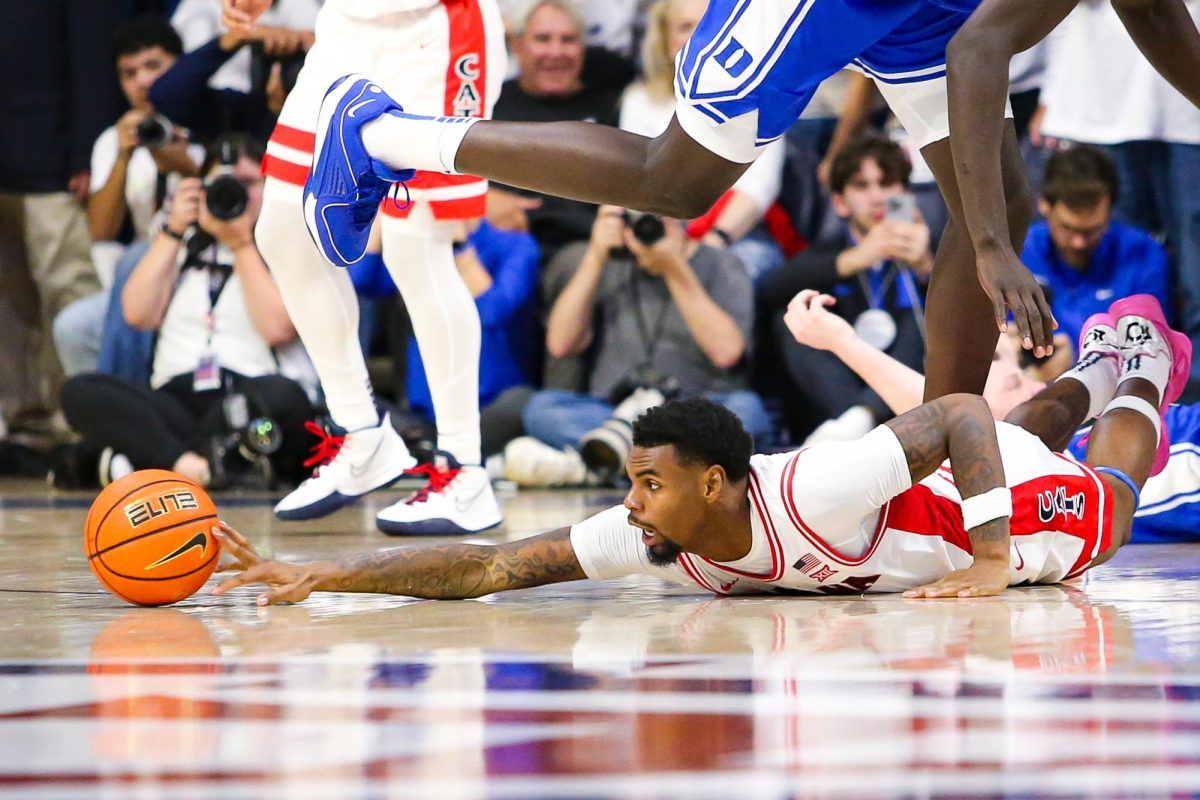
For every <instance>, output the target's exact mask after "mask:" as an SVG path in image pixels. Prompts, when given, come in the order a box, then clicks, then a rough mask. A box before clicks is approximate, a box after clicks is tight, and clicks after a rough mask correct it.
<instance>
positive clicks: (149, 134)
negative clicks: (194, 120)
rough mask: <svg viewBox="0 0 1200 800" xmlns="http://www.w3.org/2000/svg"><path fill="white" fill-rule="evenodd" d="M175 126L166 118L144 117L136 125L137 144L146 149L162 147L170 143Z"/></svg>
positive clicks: (156, 116)
mask: <svg viewBox="0 0 1200 800" xmlns="http://www.w3.org/2000/svg"><path fill="white" fill-rule="evenodd" d="M174 131H175V126H173V125H172V124H171V121H170V120H168V119H167V118H166V117H161V116H158V115H154V116H150V117H146V118H145V119H144V120H142V121H141V122H139V123H138V124H137V140H138V144H141V145H144V146H146V147H150V148H154V147H162V146H163V145H164V144H166V143H167V142H169V141H171V137H172V134H173V133H174Z"/></svg>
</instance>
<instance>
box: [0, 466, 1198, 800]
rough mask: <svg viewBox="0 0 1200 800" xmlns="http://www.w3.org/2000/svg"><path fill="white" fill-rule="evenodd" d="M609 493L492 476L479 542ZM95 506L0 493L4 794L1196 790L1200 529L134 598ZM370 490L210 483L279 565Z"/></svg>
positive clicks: (559, 518) (324, 552)
mask: <svg viewBox="0 0 1200 800" xmlns="http://www.w3.org/2000/svg"><path fill="white" fill-rule="evenodd" d="M619 499H620V497H619V495H617V494H615V493H595V492H593V493H582V492H543V493H534V492H526V493H521V494H519V495H511V496H508V497H507V498H506V500H507V510H508V516H509V522H508V526H507V530H506V531H505V532H504V533H500V534H496V535H495V536H492V537H488V539H496V538H503V537H519V536H524V535H527V534H530V533H534V532H537V531H540V530H544V529H548V528H553V527H557V526H561V525H564V524H568V523H570V522H572V521H574V520H577V519H580V518H582V517H583V516H584V515H586V514H588V513H589V512H590V511H593V510H595V509H598V508H601V507H604V506H606V505H610V504H613V503H616V502H619ZM90 500H91V496H90V495H84V494H63V493H57V492H52V491H51V490H48V489H46V488H45V487H44V486H43V485H41V484H35V483H5V484H2V485H0V553H2V556H0V659H2V661H0V796H4V797H18V798H110V797H111V798H117V797H120V798H125V797H131V798H170V799H171V800H187V799H188V798H241V797H254V798H258V797H261V798H288V799H289V800H291V799H292V798H376V797H378V798H405V799H406V800H407V798H438V799H439V800H440V799H442V798H514V799H518V800H523V799H525V798H639V799H641V798H722V800H725V798H736V800H754V799H755V798H791V797H795V798H810V797H811V798H831V797H865V798H886V797H906V798H911V797H922V798H924V797H1000V796H1006V797H1022V798H1026V797H1040V796H1046V797H1050V796H1071V797H1078V796H1083V797H1113V796H1136V797H1164V798H1165V797H1171V798H1175V797H1183V796H1189V795H1192V794H1200V580H1198V579H1197V574H1198V573H1200V569H1198V565H1200V546H1155V547H1149V546H1144V547H1135V548H1129V549H1127V550H1125V551H1123V552H1122V553H1120V554H1119V555H1118V556H1117V557H1116V558H1115V559H1114V560H1113V561H1111V562H1109V563H1108V564H1107V565H1105V566H1104V567H1102V568H1100V569H1099V570H1097V571H1096V572H1094V573H1092V574H1090V575H1088V576H1087V577H1086V579H1085V580H1084V581H1082V582H1079V583H1077V584H1075V585H1071V586H1063V587H1040V588H1034V589H1015V590H1009V591H1008V592H1007V593H1006V594H1004V595H1003V596H1001V597H998V598H988V599H979V600H939V601H912V600H909V601H906V600H903V599H902V598H900V597H897V596H878V595H876V596H869V597H837V598H813V599H805V598H794V597H789V598H778V597H776V598H750V599H714V598H713V597H711V596H708V595H705V594H702V593H700V592H699V591H696V592H689V591H687V590H684V589H680V588H667V587H665V586H662V585H659V584H657V583H654V582H651V581H647V580H642V579H638V580H628V581H624V582H616V583H610V584H593V583H578V584H566V585H559V586H549V587H544V588H541V589H535V590H530V591H525V592H515V593H510V594H505V595H498V596H493V597H489V598H484V599H482V600H475V601H461V602H434V601H416V600H406V599H402V598H395V597H378V596H365V595H317V596H314V597H313V598H312V599H310V600H309V601H307V602H305V603H303V604H301V605H297V606H288V607H275V608H269V609H262V610H260V609H258V608H256V607H255V605H254V600H253V598H254V596H255V593H254V590H253V589H247V590H242V591H240V592H239V593H235V594H234V595H232V596H229V597H226V598H219V599H218V598H214V597H212V596H210V595H209V594H208V593H207V591H208V590H207V588H206V589H205V590H202V592H201V593H200V594H197V595H196V596H194V597H192V598H191V599H189V600H187V601H185V602H182V603H180V604H178V605H176V606H173V607H170V608H160V609H145V608H133V607H130V606H128V605H126V604H124V603H123V602H122V601H121V600H119V599H117V598H115V597H113V596H111V595H109V594H107V593H106V592H105V591H104V590H103V589H101V587H100V585H99V584H98V583H97V582H96V580H95V579H94V578H93V577H92V575H91V573H90V571H89V570H88V567H87V564H86V561H85V559H84V555H83V552H82V543H81V540H82V533H81V526H82V523H83V519H84V515H85V513H86V509H87V505H88V504H89V502H90ZM386 501H387V498H386V497H384V498H381V500H371V501H369V502H365V503H363V504H361V505H359V506H357V507H353V508H351V509H347V510H344V511H342V512H340V513H339V514H337V515H335V516H333V517H331V518H329V519H327V520H323V521H321V522H320V523H317V524H304V525H300V524H282V523H276V522H275V521H274V520H273V519H272V516H271V513H270V502H269V498H267V497H265V496H253V495H235V496H225V497H220V498H218V504H219V506H220V507H221V510H222V515H223V516H224V517H225V518H226V519H227V520H228V521H229V522H230V523H232V524H233V525H234V526H235V527H237V528H239V529H240V530H241V531H242V532H244V533H246V534H248V535H249V536H250V538H251V539H252V540H253V541H254V542H255V543H256V545H257V546H259V548H260V549H261V550H269V551H273V552H274V554H276V555H277V556H280V557H284V558H296V559H299V558H312V557H322V556H326V557H327V556H332V555H334V554H345V555H355V554H361V553H366V552H370V551H373V550H375V549H377V548H380V547H385V546H391V545H395V544H397V542H396V541H395V540H391V539H388V538H387V537H384V536H383V535H381V534H377V533H375V532H374V530H373V527H372V517H373V513H374V511H375V510H376V508H377V506H376V503H379V502H386ZM211 586H212V584H211V583H210V584H209V587H211Z"/></svg>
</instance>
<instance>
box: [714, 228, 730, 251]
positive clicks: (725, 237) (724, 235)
mask: <svg viewBox="0 0 1200 800" xmlns="http://www.w3.org/2000/svg"><path fill="white" fill-rule="evenodd" d="M711 232H712V233H715V234H716V235H717V238H718V239H720V240H721V241H722V242H724V243H725V246H726V247H729V245H731V244H733V237H732V236H730V235H729V231H723V230H721V229H720V228H713V229H712V231H711Z"/></svg>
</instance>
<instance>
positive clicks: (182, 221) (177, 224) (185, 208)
mask: <svg viewBox="0 0 1200 800" xmlns="http://www.w3.org/2000/svg"><path fill="white" fill-rule="evenodd" d="M203 198H204V187H203V184H201V182H200V179H199V178H184V179H183V180H182V181H180V183H179V187H178V188H177V189H175V194H173V195H172V196H171V211H170V213H169V214H168V215H167V230H168V231H169V232H170V233H171V234H173V235H174V236H176V237H180V236H183V234H184V233H185V232H186V231H187V230H188V229H189V228H191V227H192V226H193V225H195V224H196V222H197V221H198V220H199V219H200V203H201V202H202V200H203Z"/></svg>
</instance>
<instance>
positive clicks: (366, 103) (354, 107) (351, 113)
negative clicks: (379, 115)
mask: <svg viewBox="0 0 1200 800" xmlns="http://www.w3.org/2000/svg"><path fill="white" fill-rule="evenodd" d="M373 102H375V100H374V98H371V99H369V100H363V101H362V102H361V103H355V104H354V105H352V106H350V107H349V108H347V109H346V116H347V117H350V118H351V119H354V112H355V111H358V110H359V109H360V108H362V107H363V106H369V105H371V103H373Z"/></svg>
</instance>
